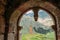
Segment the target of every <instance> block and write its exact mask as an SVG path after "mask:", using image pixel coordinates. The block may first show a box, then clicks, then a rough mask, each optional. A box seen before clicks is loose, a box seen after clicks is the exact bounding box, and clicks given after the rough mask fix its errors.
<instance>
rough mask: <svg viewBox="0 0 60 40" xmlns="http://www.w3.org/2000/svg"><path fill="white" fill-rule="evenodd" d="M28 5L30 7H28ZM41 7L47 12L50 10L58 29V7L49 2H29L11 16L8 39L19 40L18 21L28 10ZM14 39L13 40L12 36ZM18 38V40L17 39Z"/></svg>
mask: <svg viewBox="0 0 60 40" xmlns="http://www.w3.org/2000/svg"><path fill="white" fill-rule="evenodd" d="M27 5H28V6H27ZM36 6H37V7H41V8H43V9H45V10H48V11H49V12H51V13H52V14H53V15H54V17H55V19H56V24H57V27H58V26H59V23H58V22H59V19H60V18H59V16H58V15H59V9H58V8H57V7H55V6H54V5H52V4H51V3H49V2H44V1H28V2H26V3H24V4H22V5H20V6H19V7H18V8H17V9H16V10H15V11H14V12H13V13H12V15H11V17H10V20H9V23H10V24H9V35H8V39H11V40H17V37H16V35H17V21H18V18H19V16H21V14H22V13H24V12H25V11H26V10H28V9H29V8H33V7H36ZM57 27H56V28H57ZM11 34H12V35H14V36H13V38H12V35H11ZM15 37H16V38H15Z"/></svg>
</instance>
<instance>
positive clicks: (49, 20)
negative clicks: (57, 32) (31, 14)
mask: <svg viewBox="0 0 60 40" xmlns="http://www.w3.org/2000/svg"><path fill="white" fill-rule="evenodd" d="M37 22H39V23H42V24H43V25H46V26H52V25H54V21H53V20H52V18H48V17H47V18H45V19H42V18H38V21H37Z"/></svg>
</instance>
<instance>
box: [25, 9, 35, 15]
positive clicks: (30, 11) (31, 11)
mask: <svg viewBox="0 0 60 40" xmlns="http://www.w3.org/2000/svg"><path fill="white" fill-rule="evenodd" d="M29 13H34V12H33V10H29V11H27V12H26V14H29Z"/></svg>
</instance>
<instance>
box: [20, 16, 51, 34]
mask: <svg viewBox="0 0 60 40" xmlns="http://www.w3.org/2000/svg"><path fill="white" fill-rule="evenodd" d="M30 25H31V26H32V28H33V33H43V32H45V31H46V30H47V31H48V32H51V31H52V29H51V28H49V27H48V26H45V25H43V24H41V23H39V22H36V21H34V18H33V17H31V16H26V15H24V16H23V17H22V19H21V21H20V26H23V29H22V30H21V33H22V34H25V33H29V27H30ZM34 28H35V29H34ZM38 28H41V29H40V30H39V32H38V31H37V29H38ZM49 30H50V31H49ZM41 31H42V32H41ZM45 33H46V32H45Z"/></svg>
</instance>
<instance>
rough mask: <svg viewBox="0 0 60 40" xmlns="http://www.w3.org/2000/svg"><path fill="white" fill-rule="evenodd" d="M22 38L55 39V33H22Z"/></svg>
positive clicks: (33, 39) (30, 39)
mask: <svg viewBox="0 0 60 40" xmlns="http://www.w3.org/2000/svg"><path fill="white" fill-rule="evenodd" d="M22 40H55V35H54V33H53V32H52V33H48V34H46V35H45V34H25V35H22Z"/></svg>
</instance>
